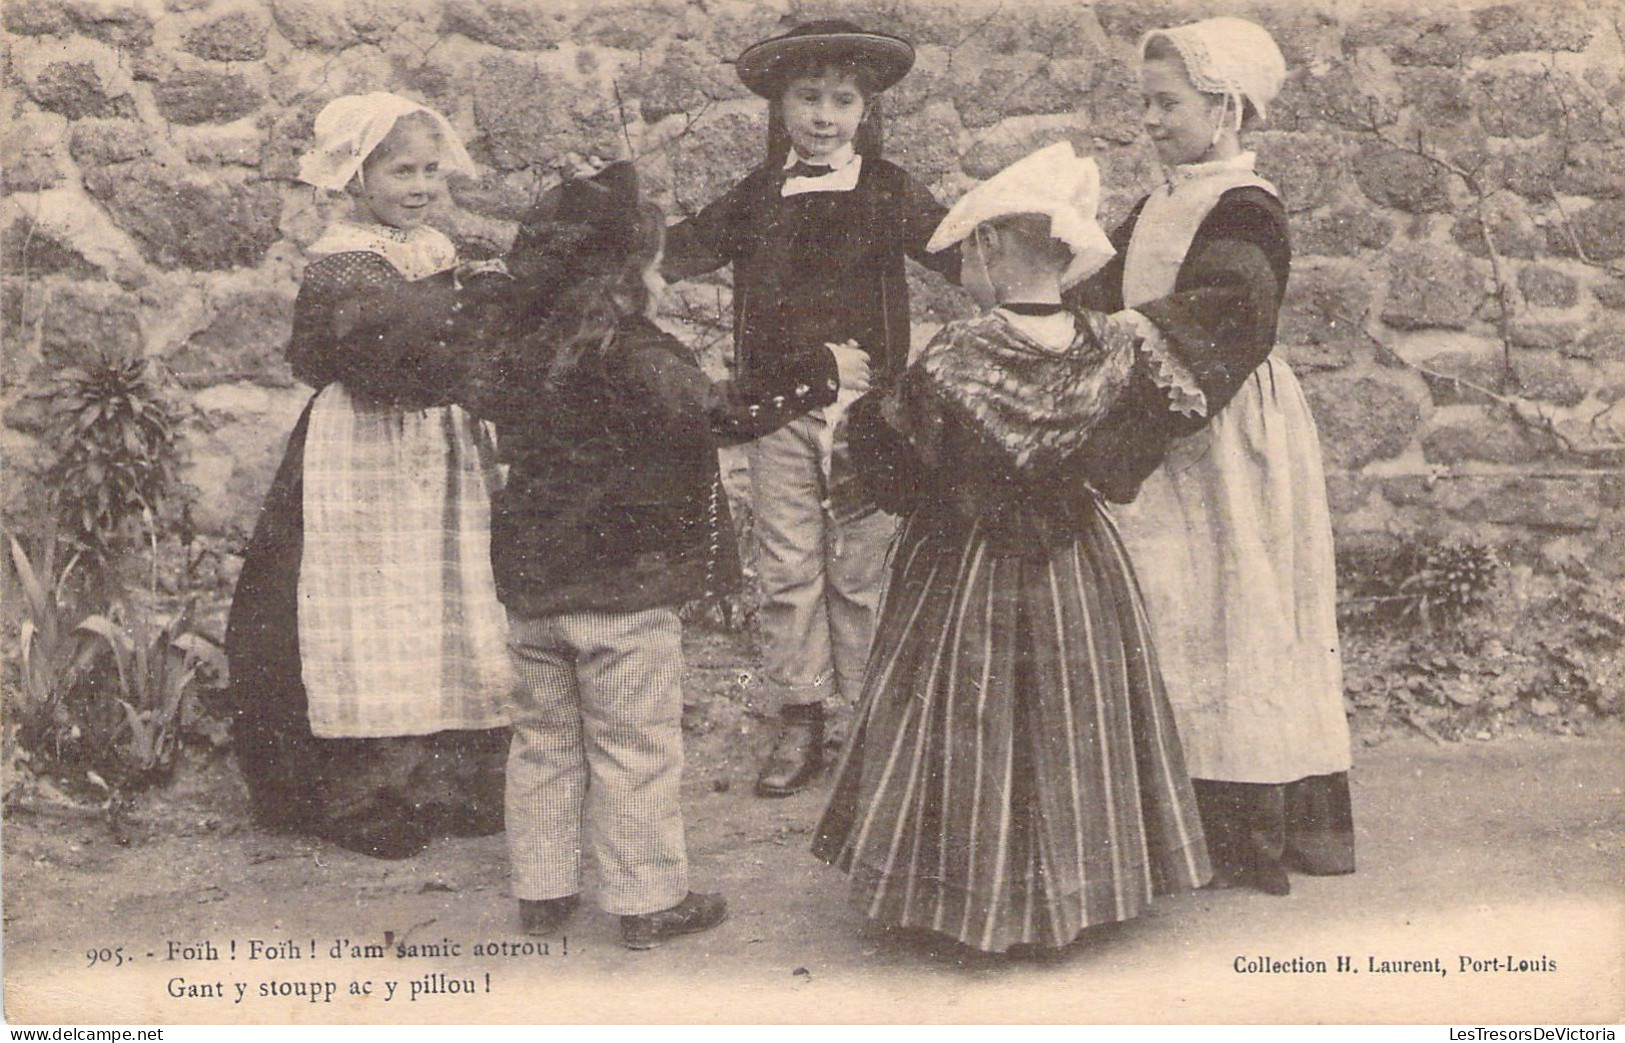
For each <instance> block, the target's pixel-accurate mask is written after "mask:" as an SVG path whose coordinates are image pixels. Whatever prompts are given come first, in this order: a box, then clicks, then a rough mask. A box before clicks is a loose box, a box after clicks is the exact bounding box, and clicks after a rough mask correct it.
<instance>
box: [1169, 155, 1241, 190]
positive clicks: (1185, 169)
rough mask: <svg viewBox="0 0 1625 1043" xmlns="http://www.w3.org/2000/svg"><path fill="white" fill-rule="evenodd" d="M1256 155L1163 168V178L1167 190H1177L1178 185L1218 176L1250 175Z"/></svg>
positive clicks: (1236, 156)
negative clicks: (1166, 184)
mask: <svg viewBox="0 0 1625 1043" xmlns="http://www.w3.org/2000/svg"><path fill="white" fill-rule="evenodd" d="M1257 155H1258V154H1257V153H1256V152H1241V153H1237V154H1236V155H1234V156H1231V157H1230V158H1229V159H1214V160H1209V161H1207V162H1206V163H1180V164H1178V165H1176V166H1171V167H1166V168H1164V170H1163V178H1164V179H1165V180H1166V181H1167V183H1168V187H1169V188H1178V187H1179V186H1180V185H1185V184H1189V183H1190V182H1192V181H1200V180H1202V179H1203V178H1209V177H1214V176H1217V175H1219V174H1237V173H1242V174H1251V173H1252V172H1253V160H1254V159H1255V158H1256V157H1257Z"/></svg>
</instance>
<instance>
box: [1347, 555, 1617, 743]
mask: <svg viewBox="0 0 1625 1043" xmlns="http://www.w3.org/2000/svg"><path fill="white" fill-rule="evenodd" d="M1339 564H1340V569H1339V579H1340V582H1342V583H1343V586H1344V590H1345V595H1346V596H1345V598H1344V601H1343V603H1342V604H1341V605H1340V609H1341V612H1340V616H1341V620H1340V622H1341V624H1342V631H1343V640H1344V649H1343V652H1344V656H1343V658H1344V669H1345V689H1346V694H1347V698H1348V702H1349V708H1350V711H1351V712H1352V713H1354V714H1355V715H1356V716H1357V717H1359V718H1361V719H1363V720H1366V721H1368V722H1378V723H1380V722H1385V721H1389V720H1395V721H1399V722H1403V723H1404V724H1407V725H1409V726H1411V727H1413V728H1415V729H1416V730H1418V731H1421V732H1422V733H1423V734H1426V735H1428V736H1429V737H1430V738H1433V739H1435V740H1437V741H1445V740H1447V739H1452V738H1458V737H1461V736H1476V737H1479V738H1486V737H1489V736H1492V735H1494V734H1495V733H1496V732H1498V731H1500V730H1502V729H1504V728H1507V727H1513V726H1533V727H1537V728H1541V729H1543V730H1556V731H1574V730H1583V729H1584V728H1586V727H1587V726H1588V722H1590V721H1593V720H1595V719H1597V718H1604V717H1611V716H1615V715H1618V714H1619V713H1620V712H1621V710H1622V709H1625V706H1622V697H1625V589H1621V585H1620V584H1619V583H1618V582H1617V581H1610V580H1609V579H1608V578H1606V577H1600V576H1595V575H1592V574H1590V573H1589V572H1587V571H1586V570H1585V569H1584V568H1583V567H1581V566H1572V565H1571V566H1569V567H1567V568H1561V569H1555V570H1554V569H1552V568H1551V567H1550V566H1549V565H1546V564H1541V567H1539V568H1537V567H1535V566H1533V565H1512V564H1507V563H1505V562H1503V560H1502V557H1501V555H1499V554H1496V553H1494V552H1492V551H1490V550H1487V549H1485V548H1482V547H1476V546H1473V545H1470V544H1467V545H1463V544H1460V543H1455V544H1435V545H1426V544H1422V545H1411V546H1405V547H1401V548H1399V549H1397V550H1395V551H1390V552H1388V553H1387V554H1378V553H1370V552H1367V553H1365V554H1359V553H1349V554H1346V555H1345V556H1344V558H1343V559H1342V560H1341V561H1340V563H1339Z"/></svg>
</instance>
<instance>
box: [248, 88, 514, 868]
mask: <svg viewBox="0 0 1625 1043" xmlns="http://www.w3.org/2000/svg"><path fill="white" fill-rule="evenodd" d="M315 138H316V141H315V144H314V146H313V148H312V149H311V151H310V153H309V154H308V155H306V156H305V157H304V161H303V162H302V163H301V165H300V178H301V180H304V181H306V182H308V183H309V184H311V185H314V186H316V187H317V188H319V189H326V190H329V191H334V192H340V191H342V192H347V193H348V194H349V195H350V197H351V199H352V202H353V214H352V215H351V216H350V217H347V218H344V219H342V220H337V221H334V222H333V223H332V224H331V225H329V226H328V228H327V229H326V230H325V231H324V232H323V233H322V235H321V237H320V238H319V239H318V240H317V241H316V242H315V243H314V244H313V245H312V246H311V247H310V248H309V254H310V260H309V263H308V265H307V267H306V269H305V273H304V278H303V281H302V283H301V286H300V289H299V295H298V298H297V299H296V301H295V305H294V323H293V336H292V339H291V341H290V342H289V345H288V357H289V360H290V361H291V362H292V364H293V372H294V375H295V376H297V377H298V378H299V379H300V380H302V381H304V382H305V383H307V384H309V385H310V386H312V387H314V388H315V389H316V393H315V395H314V396H313V397H312V398H311V400H310V404H309V405H308V406H307V407H306V409H305V411H304V414H303V415H302V416H301V417H300V419H299V422H298V424H297V426H296V427H295V428H294V431H293V434H292V436H291V437H290V438H289V440H288V446H287V450H286V454H285V456H284V458H283V461H282V465H281V467H280V469H279V470H278V472H277V475H276V478H275V480H274V482H273V484H272V487H271V490H270V493H269V495H268V496H267V499H266V502H265V506H264V509H263V510H262V511H261V514H260V518H259V522H258V525H257V526H256V528H255V531H254V535H253V538H252V540H251V542H250V544H249V546H248V548H247V551H246V552H245V558H244V563H243V570H242V573H241V576H240V577H239V579H238V583H237V589H236V593H235V596H234V598H233V602H232V609H231V617H230V621H229V625H228V630H227V652H228V655H229V656H230V662H231V678H232V687H233V696H234V700H235V705H236V709H237V722H236V728H235V730H234V741H235V744H236V752H237V758H238V763H239V766H240V767H241V769H242V772H243V776H244V778H245V780H246V781H247V783H248V787H249V791H250V794H251V795H252V797H253V800H254V806H255V810H256V813H257V815H258V817H259V818H260V820H261V821H262V822H264V823H266V824H269V825H275V826H282V827H286V828H293V829H298V830H302V831H306V832H309V833H313V834H315V835H317V836H321V837H324V838H326V839H328V840H331V841H333V842H335V843H338V844H340V845H343V846H345V847H348V848H351V849H353V850H356V851H360V852H363V853H365V854H369V855H374V856H379V857H402V856H405V855H410V854H413V853H414V852H416V851H418V850H420V849H421V848H422V847H423V846H424V845H425V844H426V843H427V842H428V841H429V839H430V837H431V836H432V835H434V834H435V833H437V832H442V831H450V832H462V833H490V832H495V831H497V830H500V829H501V828H502V797H503V794H502V785H503V782H502V764H503V761H504V758H505V754H506V750H507V745H506V740H507V735H506V729H505V728H503V727H502V726H503V725H504V724H505V711H504V702H505V699H506V697H507V695H508V691H509V688H510V687H511V684H512V680H513V677H512V673H511V667H510V666H509V663H508V657H507V651H506V647H505V623H504V616H503V612H502V609H501V606H500V605H499V604H498V602H497V598H496V588H495V585H494V583H493V581H492V575H491V562H490V552H489V544H490V492H491V489H492V486H493V484H494V482H495V481H496V460H495V453H494V446H493V443H492V440H491V437H490V435H489V431H488V428H487V427H486V426H485V425H483V424H481V423H480V422H478V421H476V420H474V419H473V418H472V417H470V416H469V415H468V414H467V413H465V412H464V411H463V410H462V408H461V407H459V406H457V405H455V404H453V403H452V402H451V401H450V399H449V396H450V395H451V394H453V393H454V391H453V389H455V388H457V387H458V386H459V385H460V383H461V382H462V380H463V378H464V375H465V370H466V363H467V358H466V352H465V350H464V349H463V348H462V347H460V346H459V338H458V334H460V333H461V331H462V327H461V326H460V325H459V324H458V321H457V315H458V313H459V312H463V311H464V306H463V304H462V303H460V301H459V299H460V298H466V297H467V294H460V293H459V291H458V289H457V287H456V285H455V281H454V279H453V273H452V269H453V268H454V266H455V265H456V264H457V252H456V249H455V248H454V247H453V245H452V243H451V241H450V240H449V239H448V238H447V237H446V236H445V235H444V234H443V233H441V232H439V231H437V230H436V229H434V228H432V227H430V226H429V225H428V223H427V221H428V218H429V216H430V215H431V214H432V213H433V210H434V208H435V206H436V205H437V204H439V203H440V202H441V200H442V199H443V197H444V196H445V181H446V176H447V175H448V174H450V173H463V174H469V173H472V172H473V164H472V163H471V162H470V161H469V158H468V154H467V153H466V152H465V151H464V150H463V146H462V144H461V143H460V142H459V141H458V140H457V135H456V133H455V132H454V131H453V130H452V128H451V126H450V124H449V123H447V121H446V119H445V118H444V117H443V116H441V115H440V114H439V113H436V112H433V111H432V110H430V109H428V108H425V107H424V106H423V105H420V104H418V103H417V102H414V101H411V100H409V99H406V98H401V97H398V96H396V95H392V94H384V93H375V94H366V95H359V96H351V97H343V98H339V99H337V100H335V101H333V102H332V103H330V104H329V105H328V106H327V107H326V108H325V109H323V110H322V112H321V113H320V115H318V116H317V118H316V124H315ZM469 310H478V309H469Z"/></svg>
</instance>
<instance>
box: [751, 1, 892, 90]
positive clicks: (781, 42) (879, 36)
mask: <svg viewBox="0 0 1625 1043" xmlns="http://www.w3.org/2000/svg"><path fill="white" fill-rule="evenodd" d="M809 60H813V61H828V62H849V63H852V64H855V65H865V66H868V67H869V68H870V69H872V70H874V74H875V89H876V90H881V91H883V90H885V89H886V88H887V87H890V86H891V85H892V84H894V83H896V82H897V81H898V80H900V79H902V78H903V77H904V76H905V75H906V74H907V73H908V71H909V70H910V69H912V68H913V67H914V46H913V45H912V44H910V43H909V42H908V41H907V40H905V39H903V38H902V37H900V36H892V35H891V34H889V33H872V32H869V31H868V30H867V29H863V28H860V27H859V26H856V25H854V24H852V23H851V22H846V21H841V20H840V19H827V20H823V21H817V22H808V23H806V24H805V25H798V26H796V27H795V28H794V29H792V30H790V31H789V32H787V33H785V34H784V35H783V36H775V37H773V38H772V39H771V40H763V41H762V42H761V43H758V44H753V45H752V46H750V47H748V48H746V50H745V53H744V54H741V55H740V56H739V59H738V60H737V61H736V62H735V63H734V68H735V70H737V71H738V73H739V79H740V80H741V81H742V82H743V83H744V84H745V86H747V87H749V88H750V89H751V90H752V91H753V92H755V93H756V94H760V95H761V96H762V97H764V98H768V99H770V100H771V99H773V98H775V97H776V96H777V95H778V93H779V91H781V90H783V88H784V83H783V75H782V73H781V70H782V69H783V68H784V66H785V65H786V63H791V62H793V63H794V64H796V65H800V64H802V63H803V62H804V61H809Z"/></svg>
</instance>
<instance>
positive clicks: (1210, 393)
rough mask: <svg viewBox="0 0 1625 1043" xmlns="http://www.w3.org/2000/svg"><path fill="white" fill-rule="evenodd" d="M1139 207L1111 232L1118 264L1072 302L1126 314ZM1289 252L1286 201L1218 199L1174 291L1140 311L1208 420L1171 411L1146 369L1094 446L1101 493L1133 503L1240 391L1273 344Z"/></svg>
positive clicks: (1247, 196)
mask: <svg viewBox="0 0 1625 1043" xmlns="http://www.w3.org/2000/svg"><path fill="white" fill-rule="evenodd" d="M1144 205H1145V201H1144V200H1141V202H1140V204H1139V206H1136V207H1135V209H1134V211H1133V213H1131V214H1130V215H1129V217H1128V219H1127V220H1125V221H1124V222H1123V224H1122V225H1121V226H1119V227H1118V229H1117V230H1116V231H1115V232H1113V233H1112V236H1111V239H1112V245H1113V246H1115V247H1117V256H1116V257H1114V258H1112V260H1111V261H1110V262H1109V263H1108V264H1107V265H1106V266H1105V267H1104V268H1102V269H1101V270H1100V271H1099V272H1097V273H1096V274H1095V275H1094V276H1092V277H1091V278H1090V279H1088V280H1087V281H1086V282H1084V283H1083V284H1082V285H1080V286H1079V287H1078V288H1077V289H1076V290H1074V291H1073V292H1072V293H1071V294H1070V295H1069V296H1068V298H1067V301H1068V303H1069V304H1072V305H1075V306H1078V307H1083V308H1089V309H1093V310H1096V311H1104V312H1115V311H1119V310H1121V309H1122V307H1123V261H1124V256H1125V253H1126V251H1127V249H1128V243H1129V239H1130V238H1131V237H1132V236H1133V234H1134V226H1135V223H1136V222H1137V221H1138V220H1139V216H1140V209H1141V208H1142V207H1143V206H1144ZM1291 263H1292V249H1291V242H1290V240H1289V238H1288V233H1287V222H1286V212H1285V211H1284V210H1283V209H1282V207H1281V203H1280V201H1279V200H1277V199H1276V198H1275V197H1274V196H1272V195H1270V194H1269V193H1268V192H1265V191H1263V190H1262V189H1258V188H1233V189H1231V190H1230V191H1228V192H1226V193H1224V194H1223V195H1222V196H1220V197H1219V201H1218V202H1217V203H1216V204H1214V207H1213V209H1212V211H1210V212H1209V213H1208V215H1207V217H1206V218H1204V219H1203V221H1202V224H1201V225H1200V227H1198V228H1197V230H1196V235H1195V237H1194V238H1193V239H1192V240H1191V246H1190V250H1189V252H1188V253H1187V254H1186V255H1185V260H1184V261H1183V262H1182V263H1181V265H1180V268H1179V275H1178V277H1177V278H1176V280H1175V282H1174V291H1173V292H1172V293H1171V294H1169V295H1168V296H1166V297H1161V298H1158V299H1157V300H1154V301H1148V302H1146V303H1144V304H1141V305H1139V306H1138V307H1137V308H1136V309H1135V310H1136V311H1139V312H1140V313H1141V314H1143V315H1145V316H1146V317H1147V318H1149V319H1150V320H1151V321H1152V322H1153V323H1155V324H1156V326H1157V329H1158V330H1159V331H1161V333H1162V337H1163V343H1164V345H1165V346H1166V347H1167V348H1168V350H1169V351H1170V353H1172V354H1173V355H1174V356H1176V357H1177V358H1178V359H1179V360H1180V361H1181V362H1182V363H1184V365H1185V367H1186V368H1187V369H1188V370H1190V372H1191V374H1192V375H1193V376H1194V377H1195V378H1196V382H1197V384H1198V385H1199V386H1200V387H1201V389H1202V393H1203V394H1204V395H1205V396H1206V398H1207V416H1205V417H1187V416H1184V415H1183V414H1180V413H1175V412H1173V411H1172V410H1170V409H1169V408H1168V393H1167V392H1166V391H1165V390H1164V389H1162V388H1161V387H1158V386H1157V385H1156V383H1155V382H1153V380H1152V379H1151V375H1150V372H1151V371H1150V367H1149V365H1142V366H1140V367H1139V369H1138V371H1137V372H1136V374H1135V377H1134V383H1133V385H1132V386H1131V388H1130V391H1129V393H1128V394H1127V395H1125V397H1124V399H1123V401H1122V402H1121V403H1120V404H1119V406H1118V409H1117V410H1116V412H1115V413H1114V415H1113V416H1111V417H1109V418H1108V419H1107V421H1106V423H1105V424H1103V425H1102V426H1101V428H1100V429H1099V430H1098V431H1097V432H1096V434H1095V437H1094V438H1093V439H1091V441H1090V445H1089V447H1088V452H1089V454H1091V455H1092V456H1094V457H1096V458H1097V459H1096V461H1080V463H1084V464H1085V465H1086V466H1088V467H1089V468H1090V469H1091V470H1093V471H1095V472H1096V473H1097V480H1096V483H1095V484H1096V487H1097V488H1098V489H1099V490H1100V492H1101V493H1102V494H1103V495H1104V496H1105V497H1106V498H1107V499H1109V500H1114V501H1116V502H1118V503H1127V502H1128V501H1130V500H1132V499H1134V497H1135V496H1136V495H1137V494H1138V493H1139V490H1140V486H1141V485H1142V484H1144V482H1145V480H1146V478H1148V477H1150V475H1151V472H1152V471H1154V470H1156V469H1157V467H1158V465H1159V464H1161V463H1162V461H1163V459H1164V458H1165V457H1166V456H1167V453H1168V449H1169V446H1170V443H1171V442H1172V440H1173V439H1175V438H1178V437H1181V436H1185V435H1189V434H1193V433H1195V432H1196V431H1198V430H1200V429H1201V428H1203V427H1205V426H1206V425H1207V424H1208V423H1209V422H1210V421H1211V419H1212V418H1213V417H1214V416H1216V415H1218V412H1219V410H1221V409H1223V408H1224V406H1225V405H1226V404H1227V403H1229V401H1230V400H1231V399H1232V398H1234V397H1235V395H1236V392H1237V391H1239V390H1241V387H1242V385H1243V384H1244V383H1245V382H1246V381H1247V379H1248V378H1249V377H1250V376H1252V374H1253V372H1254V371H1255V370H1256V369H1258V367H1259V366H1260V365H1261V364H1262V363H1263V362H1264V360H1265V359H1267V358H1268V357H1269V354H1270V351H1271V349H1272V348H1273V347H1274V346H1275V327H1276V319H1277V316H1278V314H1279V311H1280V307H1281V297H1282V295H1283V294H1284V293H1285V292H1286V281H1287V274H1288V272H1289V270H1290V268H1291Z"/></svg>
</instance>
